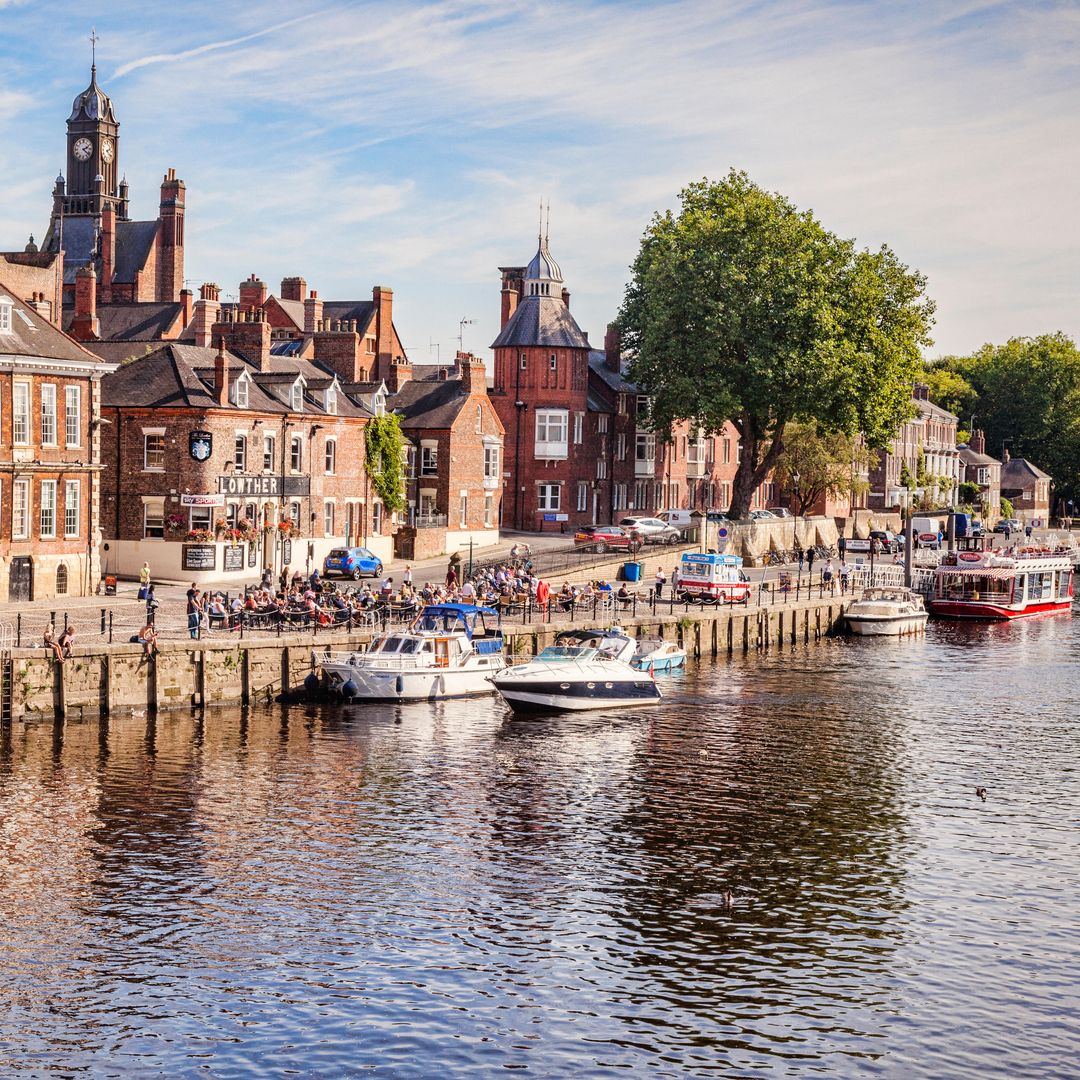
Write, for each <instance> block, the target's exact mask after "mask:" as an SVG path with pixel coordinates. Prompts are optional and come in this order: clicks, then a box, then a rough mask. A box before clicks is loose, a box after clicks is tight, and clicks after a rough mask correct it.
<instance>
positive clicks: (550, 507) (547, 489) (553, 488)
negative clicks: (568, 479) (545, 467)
mask: <svg viewBox="0 0 1080 1080" xmlns="http://www.w3.org/2000/svg"><path fill="white" fill-rule="evenodd" d="M536 506H537V509H539V510H544V511H546V512H547V513H549V514H551V513H556V514H557V513H558V512H559V509H560V508H561V506H562V485H560V484H537V485H536Z"/></svg>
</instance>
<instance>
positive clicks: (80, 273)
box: [68, 266, 101, 341]
mask: <svg viewBox="0 0 1080 1080" xmlns="http://www.w3.org/2000/svg"><path fill="white" fill-rule="evenodd" d="M68 333H69V334H71V336H72V337H73V338H75V339H76V340H77V341H95V340H96V339H97V338H99V337H100V336H101V324H100V323H99V322H98V317H97V273H96V271H95V270H94V268H93V266H84V267H82V268H81V269H79V270H76V271H75V318H74V319H72V320H71V329H70V330H69V331H68Z"/></svg>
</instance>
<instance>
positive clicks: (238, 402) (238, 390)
mask: <svg viewBox="0 0 1080 1080" xmlns="http://www.w3.org/2000/svg"><path fill="white" fill-rule="evenodd" d="M233 404H234V405H235V406H236V407H237V408H238V409H246V408H247V407H248V377H247V375H246V374H245V375H241V376H240V378H238V379H237V380H236V382H234V383H233Z"/></svg>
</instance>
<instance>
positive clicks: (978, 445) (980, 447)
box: [968, 428, 986, 454]
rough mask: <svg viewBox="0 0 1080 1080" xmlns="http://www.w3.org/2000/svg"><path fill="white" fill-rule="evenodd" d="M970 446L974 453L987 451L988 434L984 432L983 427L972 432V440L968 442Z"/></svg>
mask: <svg viewBox="0 0 1080 1080" xmlns="http://www.w3.org/2000/svg"><path fill="white" fill-rule="evenodd" d="M968 446H969V447H970V449H971V450H972V452H973V453H976V454H985V453H986V435H985V434H984V433H983V431H982V429H981V428H980V429H979V430H978V431H973V432H972V433H971V442H970V443H968Z"/></svg>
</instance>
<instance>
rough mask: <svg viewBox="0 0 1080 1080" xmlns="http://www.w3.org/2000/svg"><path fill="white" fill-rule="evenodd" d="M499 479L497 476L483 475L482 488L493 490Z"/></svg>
mask: <svg viewBox="0 0 1080 1080" xmlns="http://www.w3.org/2000/svg"><path fill="white" fill-rule="evenodd" d="M499 483H500V480H499V478H498V477H497V476H485V477H484V490H485V491H494V490H495V489H496V488H497V487H498V486H499Z"/></svg>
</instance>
